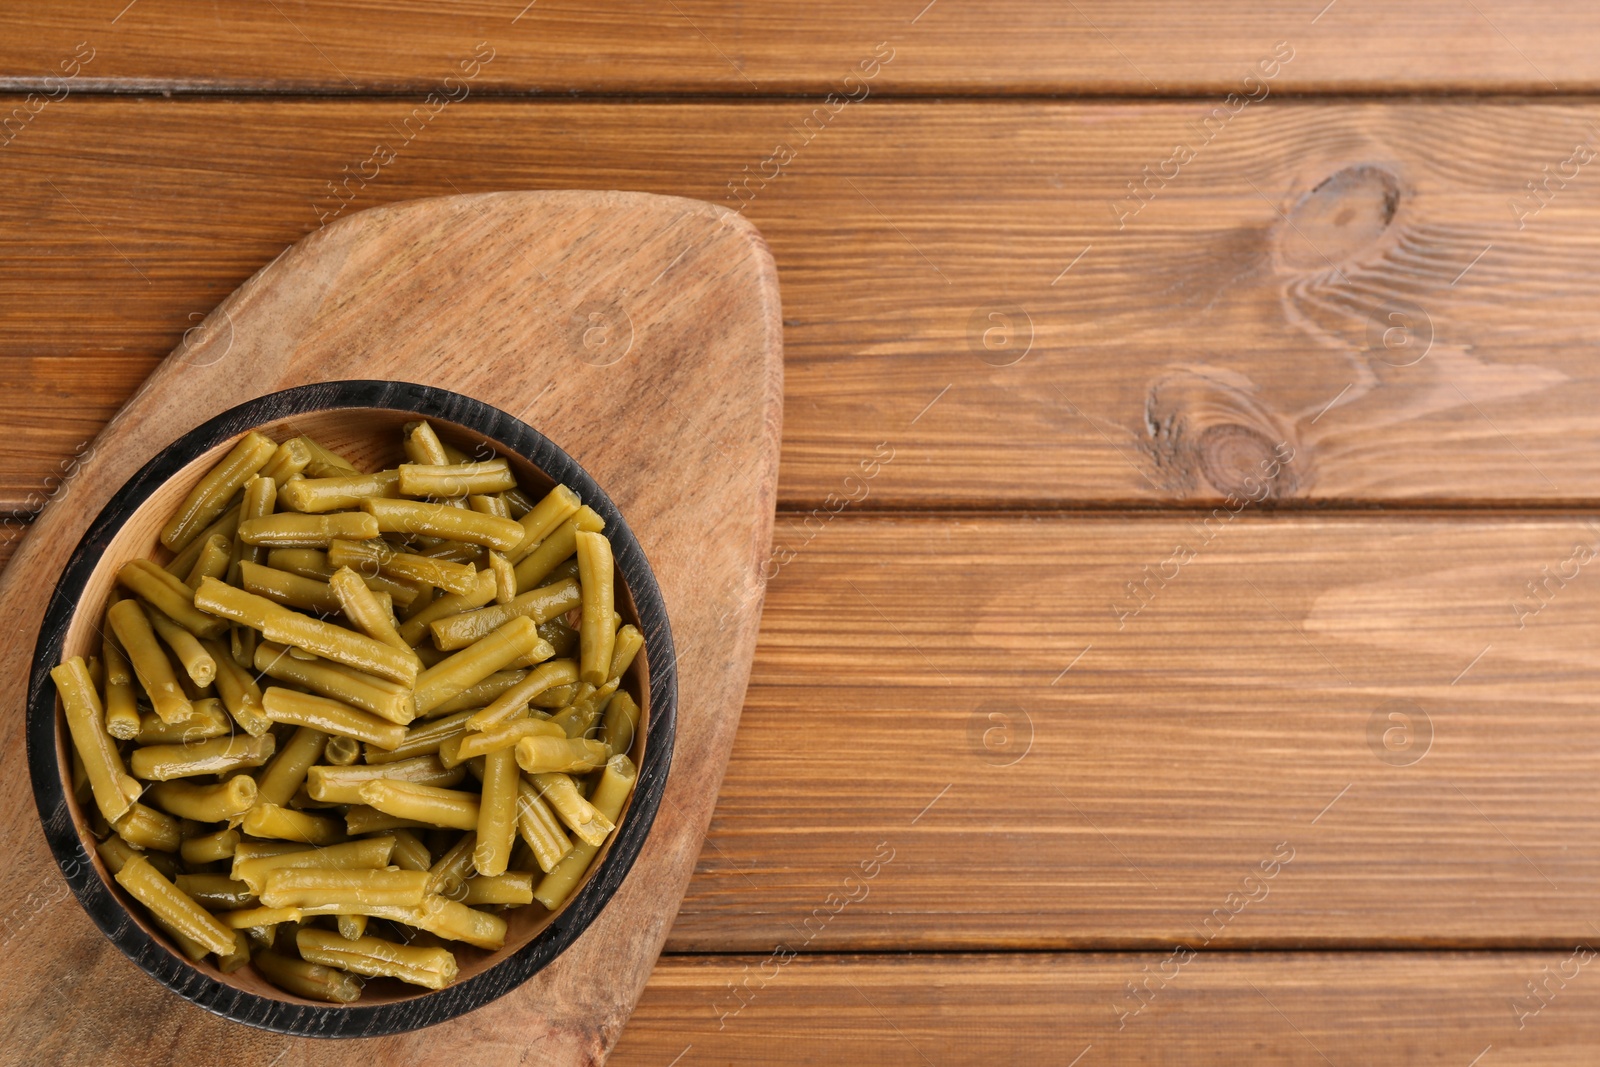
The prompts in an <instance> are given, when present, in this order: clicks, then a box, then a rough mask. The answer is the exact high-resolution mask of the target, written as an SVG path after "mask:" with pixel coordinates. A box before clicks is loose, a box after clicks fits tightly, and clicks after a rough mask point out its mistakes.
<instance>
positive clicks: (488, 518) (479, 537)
mask: <svg viewBox="0 0 1600 1067" xmlns="http://www.w3.org/2000/svg"><path fill="white" fill-rule="evenodd" d="M361 510H362V511H365V512H366V513H367V514H369V515H371V516H372V517H373V518H374V519H375V520H377V523H378V530H379V532H381V533H397V534H402V535H405V536H407V537H414V536H416V535H418V534H424V535H427V536H429V537H443V538H445V539H447V540H450V541H467V542H470V543H472V544H476V545H483V546H484V547H485V548H498V549H499V550H500V551H502V552H504V551H506V550H507V549H511V548H515V547H516V546H517V545H519V544H520V543H521V542H522V537H523V534H524V533H525V531H524V530H523V528H522V524H521V523H519V522H517V521H516V520H514V519H502V518H499V517H497V516H494V515H480V514H479V513H477V512H475V511H469V510H467V509H466V508H453V507H450V506H449V505H446V504H432V503H428V502H427V501H422V500H378V499H373V498H370V497H369V498H368V499H366V500H363V501H362V502H361ZM372 536H377V535H376V534H373V535H372Z"/></svg>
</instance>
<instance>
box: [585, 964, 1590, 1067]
mask: <svg viewBox="0 0 1600 1067" xmlns="http://www.w3.org/2000/svg"><path fill="white" fill-rule="evenodd" d="M1577 953H1578V954H1577V955H1574V948H1573V946H1571V945H1568V946H1565V947H1563V948H1560V949H1555V950H1552V951H1549V952H1541V953H1528V952H1517V953H1482V954H1468V953H1421V952H1417V953H1412V952H1405V953H1375V954H1367V953H1332V954H1321V953H1296V954H1293V955H1287V954H1278V953H1268V954H1261V955H1249V954H1236V953H1211V954H1207V955H1202V956H1197V957H1195V958H1193V959H1191V960H1189V961H1188V962H1187V963H1184V964H1182V965H1178V964H1176V963H1169V962H1168V957H1167V955H1166V954H1165V953H1156V954H1150V955H1142V956H1101V955H1071V956H1055V955H1001V956H932V957H926V956H925V957H896V956H888V957H867V958H861V957H820V958H816V957H808V956H798V957H795V958H794V959H792V960H788V961H787V962H783V963H779V962H778V960H780V959H782V957H781V956H780V957H776V958H774V957H769V956H768V955H766V954H763V955H757V956H745V957H722V958H694V957H666V958H663V959H662V961H661V963H660V964H659V965H658V966H657V968H656V971H655V973H654V974H653V975H652V976H651V978H650V984H649V986H647V987H646V989H645V994H644V998H643V999H642V1000H641V1001H640V1003H639V1009H638V1011H637V1012H636V1013H635V1014H634V1018H633V1022H632V1023H631V1024H630V1025H629V1027H628V1029H627V1031H626V1033H624V1034H623V1037H622V1041H621V1042H620V1043H619V1045H618V1046H617V1051H616V1055H615V1056H613V1057H612V1059H611V1061H610V1062H611V1063H612V1064H613V1065H614V1067H635V1065H639V1067H647V1065H648V1067H661V1065H663V1064H669V1063H676V1064H678V1065H679V1067H695V1065H697V1064H708V1063H765V1064H772V1065H774V1067H786V1065H790V1064H794V1065H799V1064H817V1063H877V1064H894V1065H898V1064H904V1065H906V1067H927V1065H928V1064H933V1063H936V1064H939V1065H941V1067H959V1065H962V1064H972V1065H974V1067H976V1065H979V1064H992V1063H1053V1064H1062V1065H1066V1064H1068V1063H1069V1062H1070V1063H1076V1064H1078V1065H1079V1067H1099V1065H1102V1064H1114V1063H1183V1064H1216V1065H1219V1067H1222V1065H1227V1067H1232V1065H1234V1064H1238V1063H1273V1064H1304V1065H1306V1067H1327V1065H1328V1064H1330V1063H1334V1064H1355V1063H1424V1062H1427V1063H1447V1064H1459V1065H1462V1067H1465V1065H1467V1064H1469V1063H1478V1064H1481V1065H1482V1067H1493V1065H1496V1064H1515V1063H1523V1064H1549V1065H1563V1064H1565V1065H1574V1067H1576V1065H1580V1064H1589V1063H1592V1062H1593V1060H1594V1047H1595V1045H1596V1043H1597V1042H1600V1024H1597V1022H1596V1020H1597V1019H1600V1014H1597V1012H1600V983H1596V982H1595V981H1594V980H1593V977H1592V974H1591V972H1592V968H1593V966H1594V950H1593V949H1592V948H1589V947H1588V946H1587V945H1585V947H1584V948H1583V949H1579V950H1577ZM1585 960H1587V962H1584V961H1585ZM1163 973H1165V974H1170V975H1174V977H1173V979H1172V980H1171V981H1166V982H1163V981H1162V980H1161V978H1160V975H1161V974H1163ZM1562 974H1565V975H1567V976H1568V977H1566V978H1562V977H1561V976H1562ZM1530 982H1532V983H1534V984H1535V986H1536V987H1538V989H1539V995H1538V998H1537V999H1536V998H1535V997H1534V995H1533V994H1531V993H1530V992H1529V991H1528V988H1527V984H1528V983H1530ZM1130 983H1134V984H1137V985H1139V986H1140V988H1141V992H1143V993H1144V996H1145V1001H1144V1003H1145V1007H1144V1010H1143V1011H1142V1012H1139V1013H1138V1014H1137V1015H1130V1017H1129V1018H1127V1019H1126V1020H1123V1021H1122V1026H1121V1029H1118V1023H1119V1018H1120V1017H1119V1016H1118V1015H1117V1013H1116V1009H1117V1008H1118V1007H1123V1006H1124V1005H1136V1004H1137V1003H1139V1002H1138V1001H1136V1000H1134V999H1133V998H1132V997H1131V996H1130V995H1129V993H1128V985H1129V984H1130ZM1146 990H1147V991H1148V992H1145V991H1146ZM741 999H742V1000H743V1003H744V1006H743V1007H742V1009H741V1008H739V1005H740V1001H741ZM1514 1003H1515V1004H1516V1005H1517V1006H1518V1007H1520V1008H1521V1010H1522V1011H1523V1012H1524V1013H1525V1014H1523V1015H1520V1016H1519V1015H1517V1014H1515V1013H1514V1010H1513V1004H1514ZM736 1009H737V1011H736ZM1124 1010H1128V1011H1130V1012H1131V1010H1132V1009H1131V1008H1124ZM1519 1022H1520V1023H1521V1026H1520V1028H1519V1025H1518V1024H1519ZM675 1056H676V1057H680V1058H679V1059H677V1060H674V1059H673V1057H675ZM1074 1056H1081V1059H1078V1060H1073V1057H1074ZM1475 1057H1476V1059H1475Z"/></svg>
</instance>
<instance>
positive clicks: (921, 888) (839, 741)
mask: <svg viewBox="0 0 1600 1067" xmlns="http://www.w3.org/2000/svg"><path fill="white" fill-rule="evenodd" d="M1590 522H1591V520H1583V521H1579V520H1577V519H1556V518H1550V519H1464V518H1455V519H1435V518H1426V517H1389V518H1384V519H1367V518H1361V519H1351V518H1338V519H1330V518H1321V517H1310V516H1304V517H1300V518H1296V519H1292V520H1291V519H1284V518H1278V519H1272V520H1261V519H1252V518H1250V517H1249V516H1248V515H1243V516H1241V517H1239V518H1236V519H1234V520H1232V521H1221V520H1219V521H1216V522H1214V524H1213V526H1214V533H1213V536H1212V538H1211V540H1210V542H1209V543H1207V542H1206V541H1205V533H1204V532H1203V531H1201V530H1200V529H1198V528H1197V526H1196V525H1195V523H1194V521H1193V520H1187V519H1177V518H1153V517H1152V518H1143V519H1127V518H1110V517H1100V518H1096V517H1088V516H1077V517H1061V518H1048V519H1045V518H1027V519H1009V520H1003V519H978V520H966V519H959V518H951V517H942V516H941V517H928V518H917V519H907V518H868V519H849V518H841V519H837V520H835V521H834V522H833V523H831V524H829V525H828V526H827V527H826V528H825V529H822V530H819V531H815V536H814V537H813V538H812V539H811V540H809V541H807V540H806V538H807V537H808V536H809V534H808V533H807V532H806V531H805V530H804V529H803V528H800V527H797V526H796V525H795V524H794V523H793V522H788V523H785V522H780V523H779V528H778V530H777V533H776V535H775V541H774V543H775V545H777V546H778V552H779V553H780V554H782V553H783V552H784V551H785V549H787V550H789V551H792V552H794V553H796V556H795V558H794V559H793V561H792V562H791V563H790V564H789V565H788V566H786V567H785V568H784V569H783V570H782V571H781V572H780V573H779V574H778V576H777V577H776V578H775V579H774V580H773V581H772V582H771V583H770V588H769V591H768V597H767V604H766V609H765V612H764V614H763V618H762V627H761V637H760V641H759V645H758V650H757V654H756V660H755V666H754V669H753V673H752V676H751V685H750V689H749V693H748V696H747V698H746V706H745V712H744V716H743V719H742V722H741V726H740V730H739V737H738V740H737V742H736V744H735V746H734V755H733V758H732V761H731V762H730V764H729V768H728V772H727V776H726V777H725V779H724V781H723V786H722V792H721V795H720V799H719V801H718V805H717V809H716V813H715V816H714V817H713V819H712V827H711V832H710V835H709V837H708V838H707V843H706V846H705V848H704V849H703V851H702V853H701V856H700V865H699V868H698V870H697V873H696V876H695V879H694V881H693V882H692V883H691V886H690V890H689V894H688V896H687V897H686V898H685V901H684V904H683V907H682V909H681V910H680V912H679V914H678V918H677V922H676V925H675V926H674V928H673V932H672V935H671V937H670V939H669V941H668V946H669V950H672V951H719V952H726V951H737V952H765V951H767V950H769V949H770V948H771V947H772V946H773V945H774V944H776V943H778V942H784V943H787V944H789V945H790V946H791V947H794V948H802V947H803V948H804V949H806V950H807V951H812V952H818V951H822V952H836V951H854V950H863V949H874V950H886V951H906V950H915V949H922V950H937V949H993V948H1028V949H1051V948H1094V949H1099V948H1114V949H1127V948H1137V947H1148V948H1155V947H1158V946H1160V945H1164V944H1172V943H1174V942H1176V941H1180V940H1183V941H1197V940H1198V941H1201V942H1203V943H1205V944H1208V945H1210V947H1213V948H1230V949H1231V948H1241V947H1269V948H1300V947H1318V946H1351V945H1365V946H1381V947H1392V946H1402V945H1410V946H1438V945H1453V946H1467V947H1471V946H1495V947H1505V946H1522V947H1531V946H1535V945H1539V946H1545V947H1551V948H1554V947H1558V946H1560V945H1563V944H1568V945H1570V943H1571V942H1572V941H1573V940H1574V939H1578V938H1587V937H1590V936H1592V935H1593V934H1594V933H1595V931H1594V929H1593V927H1591V926H1590V922H1591V920H1592V919H1593V908H1592V902H1593V900H1594V898H1595V895H1596V894H1597V893H1600V851H1597V850H1596V849H1595V848H1594V847H1593V844H1594V842H1595V841H1596V840H1597V837H1600V814H1597V813H1600V748H1597V746H1596V745H1595V744H1594V712H1593V709H1594V694H1595V692H1596V690H1597V688H1600V679H1597V676H1596V671H1595V667H1594V657H1593V655H1592V645H1593V634H1594V633H1595V632H1596V627H1597V626H1600V584H1597V583H1596V581H1595V578H1594V576H1593V575H1591V574H1590V573H1589V571H1590V570H1592V569H1593V567H1594V566H1595V565H1596V564H1594V563H1592V562H1591V563H1590V564H1589V565H1588V566H1587V567H1585V566H1582V565H1581V561H1582V559H1583V557H1584V553H1585V552H1587V553H1588V554H1589V555H1590V556H1591V557H1592V556H1593V555H1594V554H1595V553H1597V552H1600V527H1596V526H1593V525H1590V524H1589V523H1590ZM1575 545H1581V546H1585V547H1584V551H1582V552H1579V553H1577V554H1576V555H1575V554H1574V546H1575ZM1177 546H1182V547H1183V548H1184V549H1185V550H1186V552H1185V553H1180V554H1179V555H1178V556H1177V557H1174V549H1175V547H1177ZM1188 552H1192V553H1193V554H1194V558H1193V559H1192V560H1190V561H1189V562H1187V563H1181V564H1180V563H1178V562H1168V561H1169V560H1173V559H1177V560H1182V559H1183V558H1185V556H1186V554H1187V553H1188ZM1146 567H1149V568H1150V572H1151V573H1155V574H1157V575H1158V578H1157V579H1156V580H1152V581H1151V584H1150V586H1149V587H1148V592H1145V593H1144V594H1143V595H1144V596H1145V597H1147V598H1148V601H1147V604H1146V606H1145V607H1144V608H1143V609H1142V610H1141V611H1140V612H1139V613H1138V614H1137V615H1133V616H1131V617H1130V618H1128V619H1127V620H1126V621H1125V623H1124V624H1123V627H1122V628H1121V629H1120V630H1119V629H1118V619H1117V617H1116V615H1115V614H1114V611H1113V609H1114V607H1121V608H1123V609H1124V610H1126V609H1127V608H1128V607H1129V606H1130V605H1137V604H1138V601H1137V600H1135V599H1134V598H1133V597H1132V596H1130V595H1128V594H1127V592H1126V583H1128V582H1139V583H1143V582H1144V581H1145V580H1146V572H1145V570H1144V569H1145V568H1146ZM1163 571H1164V572H1165V573H1166V574H1167V575H1168V576H1169V577H1168V578H1167V579H1166V580H1165V582H1166V584H1165V586H1164V587H1163V586H1160V585H1159V584H1158V582H1159V580H1160V579H1159V574H1160V572H1163ZM1556 572H1565V573H1568V574H1574V575H1575V576H1574V577H1572V578H1570V579H1569V580H1567V581H1565V583H1564V585H1563V584H1562V583H1561V580H1560V579H1559V578H1550V579H1548V581H1549V584H1548V585H1547V586H1545V588H1544V591H1543V592H1542V594H1541V595H1542V597H1543V600H1544V606H1543V607H1542V608H1539V607H1538V606H1539V604H1540V601H1539V600H1535V599H1534V598H1533V597H1532V596H1530V595H1529V594H1528V593H1527V589H1526V583H1528V582H1530V581H1532V582H1544V581H1546V578H1545V575H1547V574H1550V573H1556ZM1174 573H1176V575H1177V576H1176V577H1170V576H1171V575H1173V574H1174ZM1517 606H1520V607H1521V608H1523V609H1525V611H1526V612H1527V613H1525V614H1523V615H1522V616H1520V621H1521V622H1522V623H1523V624H1524V626H1523V628H1522V629H1518V625H1517V624H1518V622H1519V614H1518V611H1517ZM1535 609H1538V610H1535ZM1090 646H1092V647H1090ZM1085 649H1087V651H1085ZM1069 668H1070V669H1069ZM1391 713H1393V714H1394V715H1395V716H1396V717H1395V718H1391V717H1390V716H1391ZM1408 727H1409V729H1410V731H1411V733H1410V734H1408V733H1407V729H1408ZM1408 737H1410V738H1411V744H1410V745H1409V746H1408V744H1407V743H1406V742H1407V738H1408ZM1419 753H1421V758H1420V759H1419V760H1417V761H1416V762H1408V761H1411V760H1413V759H1415V758H1416V757H1417V755H1418V754H1419ZM1290 854H1292V859H1290V860H1289V862H1281V860H1282V858H1283V856H1285V855H1290ZM885 855H887V856H889V857H890V858H889V859H888V860H887V861H885V860H884V859H883V857H884V856H885ZM1275 857H1276V858H1277V859H1278V860H1279V861H1280V862H1276V863H1275V862H1274V859H1275ZM872 867H876V868H879V869H880V870H879V872H878V873H877V874H875V875H871V876H870V877H869V875H870V873H871V872H870V871H869V870H868V868H872ZM1266 869H1271V871H1272V876H1271V877H1264V871H1265V870H1266ZM1245 898H1252V899H1247V900H1246V899H1245ZM1241 900H1245V902H1243V903H1241ZM1197 947H1198V946H1197Z"/></svg>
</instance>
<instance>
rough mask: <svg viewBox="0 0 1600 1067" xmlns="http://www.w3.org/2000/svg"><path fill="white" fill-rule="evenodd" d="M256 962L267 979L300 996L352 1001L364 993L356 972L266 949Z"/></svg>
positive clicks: (336, 1002) (344, 1002)
mask: <svg viewBox="0 0 1600 1067" xmlns="http://www.w3.org/2000/svg"><path fill="white" fill-rule="evenodd" d="M254 962H255V965H256V969H257V970H258V971H260V972H261V974H262V975H263V977H265V978H266V980H267V981H269V982H271V983H272V984H273V985H275V986H277V987H278V988H279V989H282V990H284V991H285V992H289V993H293V994H294V995H295V996H297V997H305V998H306V999H307V1000H326V1001H329V1002H331V1003H334V1004H350V1003H353V1002H354V1001H355V1000H357V999H358V998H359V997H360V996H361V983H360V982H359V981H358V980H357V979H356V978H355V977H354V976H352V975H349V974H346V973H345V972H344V971H339V970H335V969H334V968H332V967H324V966H322V965H321V964H320V963H307V962H306V961H305V960H297V959H293V958H291V957H289V956H281V955H279V954H278V953H276V952H270V951H265V950H263V951H261V952H257V953H256V955H255V960H254Z"/></svg>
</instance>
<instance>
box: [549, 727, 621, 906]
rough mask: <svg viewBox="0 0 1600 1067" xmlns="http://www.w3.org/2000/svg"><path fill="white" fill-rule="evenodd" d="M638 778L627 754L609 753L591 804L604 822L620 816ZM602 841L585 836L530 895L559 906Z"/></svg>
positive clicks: (578, 880)
mask: <svg viewBox="0 0 1600 1067" xmlns="http://www.w3.org/2000/svg"><path fill="white" fill-rule="evenodd" d="M637 777H638V773H637V771H636V770H635V769H634V765H633V761H632V760H630V759H629V758H628V757H627V756H612V757H611V759H610V760H608V761H607V762H606V769H605V771H604V773H602V774H601V776H600V784H599V785H597V786H596V787H595V791H594V807H595V809H596V811H597V812H598V813H599V814H600V815H601V817H603V818H604V819H605V820H606V821H607V822H610V823H613V824H614V823H616V821H617V820H618V819H620V818H622V809H623V808H624V807H625V806H626V805H627V802H628V796H629V794H631V793H632V792H633V786H634V782H635V781H636V779H637ZM602 843H604V838H602V839H601V840H600V841H590V840H588V839H585V840H584V841H582V842H581V843H579V844H578V845H577V846H576V847H575V848H574V849H573V850H572V851H571V852H570V853H568V854H567V856H566V858H565V859H563V860H562V861H561V862H560V863H559V864H557V865H556V869H555V870H553V871H551V872H550V873H549V874H547V875H545V876H544V879H543V880H542V881H540V883H539V884H538V886H536V887H535V888H534V891H533V895H534V896H535V897H536V898H537V899H538V901H539V903H541V904H543V905H544V906H545V907H547V908H549V909H550V910H551V911H555V910H556V909H557V908H559V907H560V906H561V905H562V903H563V902H564V901H565V900H566V899H567V897H569V896H570V895H571V894H572V891H573V890H574V889H576V888H577V885H578V883H579V882H580V881H581V880H582V879H583V876H584V873H585V872H586V871H588V869H589V864H590V863H591V862H593V860H594V857H595V854H596V853H598V852H599V851H600V845H601V844H602Z"/></svg>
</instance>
